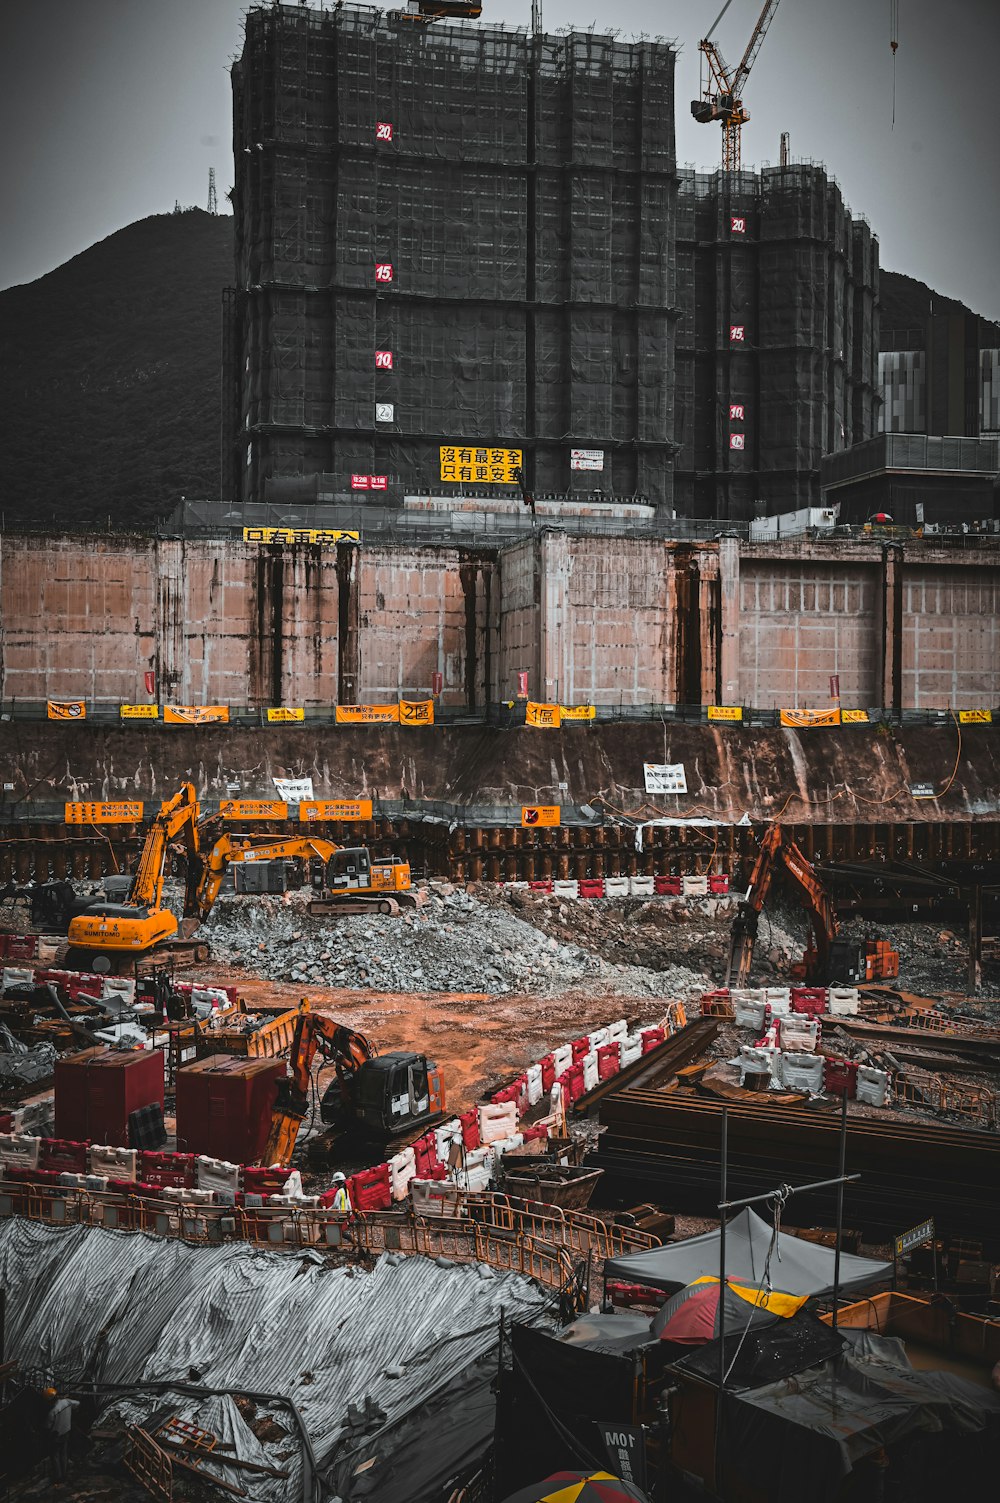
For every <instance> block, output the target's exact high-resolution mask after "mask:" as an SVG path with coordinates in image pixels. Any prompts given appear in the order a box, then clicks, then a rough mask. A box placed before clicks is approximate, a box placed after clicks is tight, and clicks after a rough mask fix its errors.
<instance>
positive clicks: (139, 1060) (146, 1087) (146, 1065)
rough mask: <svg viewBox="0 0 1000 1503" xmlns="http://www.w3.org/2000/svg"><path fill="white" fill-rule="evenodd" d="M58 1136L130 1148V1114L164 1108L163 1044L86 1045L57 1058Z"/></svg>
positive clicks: (74, 1140)
mask: <svg viewBox="0 0 1000 1503" xmlns="http://www.w3.org/2000/svg"><path fill="white" fill-rule="evenodd" d="M55 1089H56V1137H57V1138H68V1139H70V1141H72V1142H75V1143H82V1142H84V1141H85V1140H86V1141H88V1142H91V1143H107V1144H110V1145H111V1146H112V1147H114V1148H127V1147H128V1119H129V1113H130V1112H135V1111H138V1110H139V1108H140V1107H143V1106H153V1105H154V1104H158V1105H159V1107H160V1109H161V1110H162V1109H163V1050H162V1049H129V1050H125V1051H123V1050H118V1049H84V1051H83V1052H82V1054H70V1055H66V1056H65V1057H64V1058H62V1059H57V1060H56V1067H55Z"/></svg>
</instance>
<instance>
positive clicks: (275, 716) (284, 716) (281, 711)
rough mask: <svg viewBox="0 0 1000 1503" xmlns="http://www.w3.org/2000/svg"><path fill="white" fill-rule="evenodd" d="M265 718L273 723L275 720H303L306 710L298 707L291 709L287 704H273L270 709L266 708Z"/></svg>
mask: <svg viewBox="0 0 1000 1503" xmlns="http://www.w3.org/2000/svg"><path fill="white" fill-rule="evenodd" d="M267 718H268V720H269V721H270V722H271V724H272V725H273V724H274V723H275V721H285V720H305V718H306V712H305V710H304V709H301V708H299V707H295V708H294V709H293V708H290V707H289V706H288V705H275V707H274V708H273V709H272V710H268V712H267Z"/></svg>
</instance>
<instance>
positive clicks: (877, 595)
mask: <svg viewBox="0 0 1000 1503" xmlns="http://www.w3.org/2000/svg"><path fill="white" fill-rule="evenodd" d="M881 612H882V587H881V573H880V569H879V566H878V562H877V560H872V561H870V562H865V563H860V562H855V563H852V564H850V565H848V566H846V567H845V566H844V565H842V564H840V563H839V562H837V561H836V560H835V559H830V558H829V555H827V556H826V559H825V560H824V561H822V562H821V561H818V560H817V559H816V558H814V557H809V556H801V557H797V558H795V559H793V560H792V561H789V562H782V561H781V560H780V559H778V558H774V557H772V558H767V559H763V560H755V559H747V558H743V559H741V560H740V590H739V649H740V654H739V663H740V667H739V694H740V698H741V700H742V702H743V703H744V704H747V705H756V706H758V707H759V708H762V709H773V708H775V707H780V706H785V707H794V706H803V707H816V706H820V705H826V704H829V702H830V676H831V675H832V674H839V676H840V698H841V703H842V704H844V705H848V706H852V707H853V706H856V707H859V708H861V707H865V706H867V705H877V704H879V703H880V702H881V661H882V616H881Z"/></svg>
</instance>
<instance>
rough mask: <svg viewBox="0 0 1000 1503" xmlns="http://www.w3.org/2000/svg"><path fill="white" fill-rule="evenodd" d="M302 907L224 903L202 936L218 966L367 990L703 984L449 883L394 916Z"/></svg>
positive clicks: (303, 897)
mask: <svg viewBox="0 0 1000 1503" xmlns="http://www.w3.org/2000/svg"><path fill="white" fill-rule="evenodd" d="M308 903H309V894H308V893H305V892H302V893H297V892H296V893H285V894H284V895H283V896H280V897H263V896H262V897H251V896H240V897H236V896H233V897H222V898H220V899H219V901H218V902H217V903H216V905H215V908H214V910H213V912H212V914H211V917H210V918H209V920H208V922H207V924H206V925H205V926H204V928H203V930H202V934H204V936H205V937H206V938H207V939H208V940H209V942H210V944H211V946H212V953H213V956H214V957H215V958H216V959H218V960H220V961H224V962H226V963H228V964H231V965H237V966H245V967H246V968H247V969H248V970H252V971H253V972H255V974H257V975H259V976H262V977H265V978H266V979H269V980H274V981H294V982H298V983H305V982H312V983H315V984H322V985H325V986H343V987H359V988H361V987H364V988H369V989H371V990H375V991H417V992H419V991H448V992H488V993H505V992H534V993H539V994H545V995H554V994H556V993H559V992H562V991H567V990H569V989H571V988H573V987H576V986H579V985H580V984H581V983H586V984H587V985H588V986H591V987H593V989H594V990H595V992H598V993H601V992H613V991H618V992H624V993H627V994H628V995H635V996H657V997H662V996H670V997H679V998H686V997H689V996H694V995H697V994H698V993H700V992H701V991H702V990H703V989H704V986H705V983H706V975H705V972H704V971H703V970H692V969H689V968H687V967H686V966H677V965H669V966H667V967H662V966H661V967H659V968H657V969H651V968H648V967H644V966H637V965H632V964H626V965H623V964H613V963H611V962H609V961H607V960H605V959H604V958H603V957H602V956H600V955H599V954H595V953H593V952H592V951H591V950H589V949H584V948H581V947H580V946H579V945H576V944H574V943H572V942H571V941H570V940H567V939H560V938H557V937H556V936H555V935H553V934H547V933H545V932H543V931H542V930H540V929H539V928H537V927H536V926H535V925H534V924H532V923H531V922H529V920H528V916H527V915H526V916H525V917H520V916H518V915H515V914H514V913H513V912H512V911H511V910H510V908H500V907H496V906H493V905H490V904H487V903H484V902H481V901H479V899H478V898H477V897H476V896H474V895H473V894H471V893H469V892H466V891H463V890H458V889H455V888H453V887H451V886H450V885H449V884H447V883H433V884H431V886H430V888H429V901H428V902H427V903H426V904H425V905H424V906H423V907H421V908H419V909H416V910H404V912H403V913H402V914H400V915H399V916H398V917H386V916H383V915H380V914H376V913H372V914H370V915H369V914H358V915H351V916H345V917H343V918H323V919H314V918H311V917H310V916H309V914H308V911H307V910H308Z"/></svg>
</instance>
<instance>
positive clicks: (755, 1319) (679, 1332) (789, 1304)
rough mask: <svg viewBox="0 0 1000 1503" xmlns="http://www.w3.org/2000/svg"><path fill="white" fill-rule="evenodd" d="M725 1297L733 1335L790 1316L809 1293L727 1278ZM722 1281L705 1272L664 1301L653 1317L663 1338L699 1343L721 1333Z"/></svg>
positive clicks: (653, 1326)
mask: <svg viewBox="0 0 1000 1503" xmlns="http://www.w3.org/2000/svg"><path fill="white" fill-rule="evenodd" d="M723 1298H724V1299H725V1310H726V1330H727V1331H728V1333H729V1334H730V1335H734V1334H735V1333H736V1332H737V1331H741V1330H744V1329H745V1328H746V1327H747V1326H749V1327H750V1328H751V1329H752V1328H754V1327H756V1326H766V1325H771V1324H772V1323H773V1322H774V1321H775V1320H777V1319H778V1318H779V1317H784V1318H785V1319H788V1318H789V1317H790V1316H792V1315H794V1314H795V1313H796V1312H797V1311H798V1310H800V1309H801V1308H802V1306H803V1305H804V1304H805V1302H806V1298H807V1296H805V1295H802V1296H801V1297H800V1296H799V1295H796V1294H779V1293H777V1292H776V1291H775V1292H772V1293H770V1294H766V1293H765V1292H764V1291H763V1290H762V1289H751V1288H750V1287H749V1286H748V1285H746V1284H737V1283H735V1282H734V1281H733V1280H732V1279H727V1280H726V1288H725V1293H724V1296H723ZM721 1303H722V1301H721V1300H720V1297H719V1281H718V1279H713V1278H711V1277H709V1276H708V1275H706V1276H705V1277H703V1278H700V1279H695V1281H694V1283H693V1284H688V1286H687V1288H686V1289H681V1290H679V1291H678V1292H677V1293H676V1294H675V1295H673V1296H672V1297H671V1298H670V1299H668V1300H667V1302H666V1304H665V1305H662V1306H661V1307H660V1309H659V1310H658V1311H657V1313H656V1315H655V1316H654V1317H653V1321H652V1324H651V1327H650V1329H651V1330H652V1333H653V1335H654V1336H659V1337H660V1338H661V1340H663V1341H678V1342H682V1343H684V1344H685V1345H687V1346H698V1345H700V1344H701V1343H702V1342H705V1341H714V1340H715V1338H716V1337H717V1336H718V1334H719V1307H720V1305H721Z"/></svg>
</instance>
